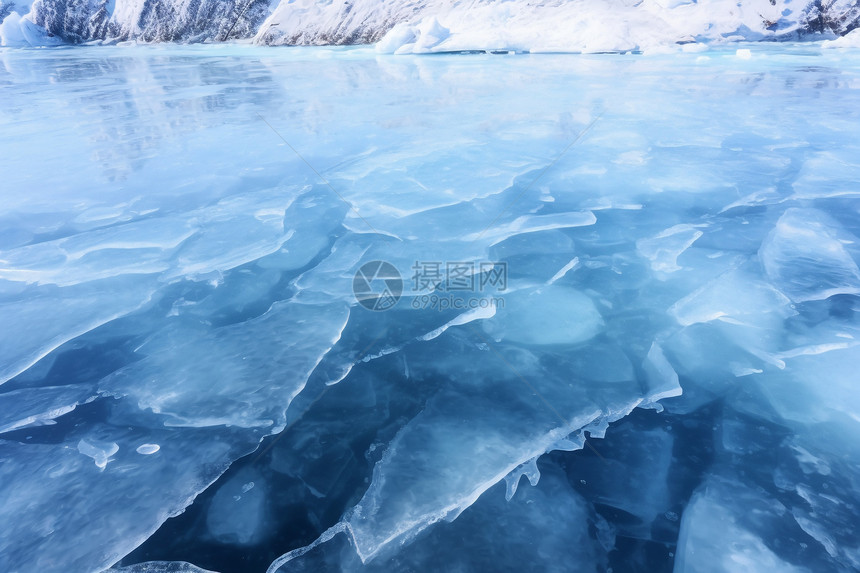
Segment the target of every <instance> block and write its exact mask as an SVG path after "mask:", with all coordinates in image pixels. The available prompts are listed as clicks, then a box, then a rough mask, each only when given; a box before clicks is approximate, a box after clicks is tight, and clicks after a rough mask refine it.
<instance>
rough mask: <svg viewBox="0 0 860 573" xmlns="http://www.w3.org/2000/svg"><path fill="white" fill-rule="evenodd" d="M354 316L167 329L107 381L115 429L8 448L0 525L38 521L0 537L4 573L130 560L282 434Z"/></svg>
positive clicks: (307, 315) (278, 316)
mask: <svg viewBox="0 0 860 573" xmlns="http://www.w3.org/2000/svg"><path fill="white" fill-rule="evenodd" d="M348 314H349V310H348V308H347V307H346V306H344V305H340V304H337V303H335V304H332V305H328V306H327V307H317V306H309V305H302V304H296V303H291V302H279V303H276V304H275V305H273V306H272V308H271V309H269V311H268V312H266V313H265V314H263V315H262V316H260V317H257V318H255V319H252V320H249V321H246V322H244V323H238V324H234V325H229V326H225V327H221V328H217V329H213V330H212V331H208V332H207V331H201V330H195V329H193V328H189V327H187V326H186V325H184V324H182V323H181V322H180V323H178V324H177V325H174V326H168V327H166V328H165V329H164V330H163V331H162V332H160V333H158V334H156V335H155V337H153V339H152V340H150V341H149V342H148V343H147V344H146V345H144V346H143V347H142V348H141V349H140V353H141V354H148V355H147V357H146V358H144V359H142V360H140V361H138V362H134V363H132V364H131V365H130V366H127V367H126V368H124V369H121V370H119V371H117V372H116V373H114V374H112V375H110V376H108V377H107V378H105V379H104V380H102V381H101V382H100V387H101V388H102V390H103V392H104V393H106V394H112V395H114V396H115V397H117V398H118V399H117V400H108V406H107V407H108V408H109V409H110V412H111V415H110V416H109V419H108V423H90V424H87V425H76V426H75V427H74V428H73V429H72V430H71V431H69V433H68V434H66V435H65V436H63V439H62V441H60V442H59V443H56V444H41V443H32V442H30V441H28V442H27V443H26V444H24V443H19V442H15V441H2V440H0V457H2V458H3V459H4V460H8V462H4V464H3V466H2V468H0V501H2V503H0V520H2V521H3V522H6V523H11V522H13V521H14V520H15V519H17V518H18V517H19V516H21V515H38V516H40V517H39V519H36V520H31V521H28V522H27V524H25V525H24V526H22V527H18V528H4V529H3V531H2V532H0V556H2V557H0V569H2V570H3V571H9V572H13V573H14V572H19V571H20V572H22V573H24V572H27V571H35V570H38V571H44V572H49V571H68V570H69V569H73V570H81V571H83V570H98V569H101V568H104V567H108V566H110V565H111V564H113V563H114V562H116V561H117V560H118V559H119V558H121V557H122V556H124V555H126V554H128V553H129V552H130V551H131V550H132V549H134V548H135V547H136V546H137V545H139V544H140V543H142V542H143V541H144V540H145V539H147V538H148V537H149V536H150V535H151V534H152V533H153V532H154V531H155V530H156V529H157V528H158V527H159V526H160V525H161V523H163V522H164V521H165V520H166V519H167V518H168V517H171V516H173V515H176V514H177V513H179V512H181V511H182V510H183V509H184V508H185V507H186V506H187V505H188V504H189V503H191V501H192V500H193V499H194V497H195V496H196V495H197V494H198V493H199V492H201V491H202V490H203V489H205V488H206V487H207V486H208V485H209V484H210V483H212V482H213V481H214V480H215V479H217V478H218V477H219V476H220V475H221V473H223V472H224V471H225V470H226V469H227V468H228V467H229V465H230V463H232V462H233V461H234V460H235V459H237V458H239V457H241V456H242V455H245V454H247V453H249V452H251V451H252V450H253V449H254V448H255V447H256V446H257V444H258V443H259V441H260V440H261V439H262V438H263V437H265V436H266V435H269V434H271V433H273V432H275V431H278V430H279V429H280V428H282V427H283V420H284V415H285V411H286V410H287V408H288V407H289V404H290V401H291V399H292V398H293V397H294V396H295V395H296V394H297V393H298V392H299V391H300V390H301V389H302V388H303V387H304V384H305V383H306V380H307V378H308V376H309V375H310V372H311V371H312V370H313V368H314V367H315V366H316V364H318V363H319V361H320V360H321V359H322V357H323V355H325V354H326V353H327V352H328V351H329V349H330V348H331V346H332V345H334V344H335V343H336V342H337V340H338V339H339V337H340V335H341V331H342V329H343V327H344V325H345V323H346V321H347V318H348ZM177 320H178V319H177ZM176 426H182V427H176ZM156 446H157V447H156ZM94 492H97V495H94ZM117 507H122V508H123V510H122V511H117V510H116V508H117ZM83 532H86V538H85V539H82V538H81V535H82V534H83Z"/></svg>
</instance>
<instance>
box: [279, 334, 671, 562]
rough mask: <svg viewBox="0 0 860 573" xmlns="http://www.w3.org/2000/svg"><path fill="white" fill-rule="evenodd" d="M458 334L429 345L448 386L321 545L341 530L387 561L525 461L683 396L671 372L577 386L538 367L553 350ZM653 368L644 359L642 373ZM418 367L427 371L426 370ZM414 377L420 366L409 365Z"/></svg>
mask: <svg viewBox="0 0 860 573" xmlns="http://www.w3.org/2000/svg"><path fill="white" fill-rule="evenodd" d="M475 328H477V327H475ZM457 334H459V335H462V336H465V337H466V338H470V339H472V340H473V341H471V342H470V341H463V340H460V339H459V337H458V336H449V333H446V334H445V335H443V336H440V337H439V338H436V339H433V340H431V341H430V342H428V343H427V345H428V346H427V347H426V349H425V352H426V354H427V356H428V360H429V359H431V358H430V357H433V356H439V355H441V354H444V355H446V356H449V357H452V361H453V363H451V364H447V367H446V369H445V371H444V372H437V376H440V377H442V378H443V379H447V383H446V384H445V386H444V387H443V388H442V389H441V390H440V391H439V392H438V393H437V394H436V395H435V396H434V397H433V398H431V399H430V400H429V401H428V403H427V405H426V407H425V408H424V410H422V411H421V412H420V413H419V414H418V415H417V416H415V417H414V418H413V419H412V420H411V421H410V422H409V423H408V424H407V425H406V426H404V427H403V428H402V429H401V430H400V431H399V433H398V434H397V436H396V437H395V438H394V439H393V440H392V441H391V442H390V444H389V446H388V449H387V451H386V453H385V455H384V456H383V458H382V459H381V460H380V461H379V462H378V463H377V465H376V466H375V468H374V471H373V479H372V481H371V484H370V486H369V488H368V490H367V492H366V493H365V494H364V496H363V498H362V499H361V501H359V503H358V504H357V505H356V506H355V507H354V508H353V509H352V510H351V511H350V512H348V513H347V515H346V516H345V518H344V520H343V521H342V522H341V523H340V524H339V525H338V526H336V527H335V528H334V529H332V530H330V531H329V532H328V533H326V534H324V535H323V536H322V537H321V538H320V540H319V541H318V543H319V542H326V540H327V539H330V538H331V536H332V535H335V534H336V533H337V532H339V531H345V532H348V534H349V537H350V539H351V543H352V544H353V548H354V550H355V552H356V554H357V555H358V557H359V558H360V559H361V561H362V562H365V563H366V562H368V561H369V560H372V559H374V558H376V557H377V556H380V558H382V559H387V558H388V557H390V556H391V555H392V554H393V553H396V551H397V548H398V547H401V546H402V544H404V543H408V542H409V541H410V540H411V539H413V538H414V537H415V536H416V535H417V534H419V533H420V532H421V531H423V530H424V529H426V528H428V527H429V526H431V525H433V524H435V523H437V522H440V521H443V520H445V521H451V520H454V519H455V518H457V516H458V515H460V514H461V512H463V511H464V510H465V509H466V508H468V507H470V506H471V505H472V504H473V503H475V500H477V499H478V498H479V497H480V496H481V494H482V493H484V492H485V491H486V490H487V489H489V488H491V487H492V486H493V485H494V484H496V483H498V482H500V481H501V480H502V479H503V478H505V476H507V475H508V474H511V472H515V471H519V470H518V468H520V466H522V465H523V464H526V462H529V461H530V460H533V459H535V458H537V457H539V456H541V455H542V454H544V453H546V452H547V451H551V450H553V449H566V450H572V449H579V448H581V447H582V446H583V435H582V433H583V431H589V432H591V433H592V435H598V436H600V435H602V433H603V432H604V431H605V429H606V426H607V425H608V424H609V423H610V422H611V421H614V420H617V419H619V418H621V417H623V416H625V415H627V414H628V413H629V412H630V411H631V410H632V409H633V408H635V407H636V406H638V405H640V404H642V403H643V402H650V401H652V400H653V399H656V398H658V397H660V396H668V395H677V394H679V393H680V386H678V385H677V376H676V375H674V372H673V371H671V368H670V367H668V364H662V365H661V366H662V367H663V370H661V369H660V368H652V370H653V374H651V375H649V378H648V380H646V381H638V380H635V379H633V378H632V377H631V379H628V380H623V381H613V382H607V383H597V382H595V383H590V384H578V383H575V382H573V381H572V380H571V379H570V378H568V377H563V376H560V375H559V373H558V372H557V371H553V370H552V369H547V368H544V367H543V366H542V358H544V357H547V356H552V355H554V353H556V352H560V351H561V350H559V347H552V346H550V347H541V346H538V347H535V348H534V349H532V350H526V349H523V348H521V347H515V346H508V345H494V347H495V348H497V350H490V349H489V348H488V347H487V344H486V342H485V340H486V338H485V337H484V335H482V334H480V332H478V331H476V330H474V329H473V328H472V327H471V326H470V325H464V326H463V327H461V328H460V329H459V330H458V331H457ZM592 336H593V335H592ZM475 342H478V344H475ZM561 348H566V347H561ZM497 353H498V354H500V355H502V356H504V357H505V359H504V361H503V360H500V358H499V356H497V355H496V354H497ZM661 356H662V355H661ZM663 361H664V362H665V359H663ZM650 362H651V357H650V356H649V358H648V360H646V366H647V364H648V363H650ZM667 367H668V370H666V368H667ZM423 368H425V369H426V370H427V371H429V372H432V371H433V370H434V367H433V364H432V363H429V364H425V365H423ZM412 369H413V370H421V369H422V366H419V365H417V364H415V363H413V364H412ZM520 372H524V373H528V380H525V379H524V378H522V376H521V375H520V374H518V373H520ZM673 384H674V388H669V386H671V385H673ZM643 387H645V390H644V391H643ZM315 545H316V544H315ZM303 551H304V550H298V551H297V552H293V553H290V554H287V555H285V556H283V557H282V558H281V559H279V560H277V561H276V562H275V563H274V564H273V565H272V567H271V568H270V571H275V570H277V569H278V568H279V567H281V566H284V565H285V564H287V565H286V566H285V568H284V569H283V570H284V571H288V570H289V565H288V563H289V561H290V560H291V559H292V558H294V557H297V556H300V554H302V553H303Z"/></svg>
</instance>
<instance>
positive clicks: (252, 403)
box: [99, 302, 349, 431]
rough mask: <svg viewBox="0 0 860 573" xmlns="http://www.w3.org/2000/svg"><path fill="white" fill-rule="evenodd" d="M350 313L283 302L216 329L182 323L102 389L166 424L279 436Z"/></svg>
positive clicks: (335, 307) (335, 306) (342, 307)
mask: <svg viewBox="0 0 860 573" xmlns="http://www.w3.org/2000/svg"><path fill="white" fill-rule="evenodd" d="M348 316H349V310H348V308H347V307H346V306H345V305H341V304H337V303H335V304H331V305H324V306H315V305H304V304H298V303H291V302H278V303H276V304H274V305H273V306H272V307H271V308H270V309H269V310H268V311H267V312H266V313H265V314H263V315H261V316H259V317H257V318H253V319H251V320H248V321H245V322H242V323H238V324H232V325H227V326H223V327H220V328H215V329H204V328H202V327H201V326H200V325H194V324H191V325H188V324H185V323H184V322H183V321H182V320H177V321H176V322H174V324H173V325H171V326H168V327H166V328H164V329H163V330H162V331H160V332H158V333H156V334H155V335H154V336H153V337H152V338H151V339H150V340H149V341H148V342H147V343H146V344H144V345H143V346H142V347H141V348H140V349H139V351H138V352H139V354H141V355H144V356H146V357H145V358H144V359H142V360H140V361H138V362H135V363H132V364H130V365H129V366H126V367H125V368H123V369H121V370H119V371H117V372H115V373H113V374H111V375H110V376H108V377H107V378H105V379H104V380H102V381H101V382H100V383H99V388H100V389H101V391H102V392H103V393H105V394H110V395H113V396H117V397H128V398H129V399H131V400H133V401H134V403H136V404H137V406H138V407H139V408H141V409H144V410H146V409H149V410H151V411H152V412H154V413H156V414H162V415H163V416H165V424H167V425H172V426H186V427H201V426H216V425H219V424H229V425H231V426H236V427H242V428H253V427H264V428H270V429H271V430H272V431H275V430H276V429H277V428H279V427H282V425H283V424H284V413H285V411H286V409H287V407H288V406H289V403H290V401H291V400H292V399H293V398H294V397H295V396H296V394H298V393H299V392H300V391H301V390H302V388H303V387H304V385H305V383H306V382H307V379H308V377H309V376H310V373H311V372H312V371H313V369H314V368H315V367H316V365H317V364H318V363H319V361H320V360H321V359H322V357H323V355H324V354H325V353H326V352H328V351H329V349H330V348H331V347H332V345H334V344H335V343H336V342H337V340H338V339H339V338H340V334H341V332H342V331H343V328H344V326H345V325H346V322H347V318H348Z"/></svg>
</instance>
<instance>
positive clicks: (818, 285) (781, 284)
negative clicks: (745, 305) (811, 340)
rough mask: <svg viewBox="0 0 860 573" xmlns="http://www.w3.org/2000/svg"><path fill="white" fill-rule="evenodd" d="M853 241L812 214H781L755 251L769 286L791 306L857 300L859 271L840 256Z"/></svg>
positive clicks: (821, 215) (794, 210)
mask: <svg viewBox="0 0 860 573" xmlns="http://www.w3.org/2000/svg"><path fill="white" fill-rule="evenodd" d="M857 241H858V239H857V237H855V236H854V235H852V234H851V233H849V232H847V231H846V230H845V229H843V228H842V227H841V226H840V225H839V224H838V223H837V222H836V221H835V220H834V219H833V218H831V217H830V216H829V215H827V214H826V213H824V212H823V211H820V210H818V209H800V208H791V209H787V210H786V211H785V213H784V214H783V215H782V217H780V218H779V221H777V223H776V227H775V228H774V229H773V231H771V233H770V235H768V237H767V239H765V241H764V243H763V244H762V246H761V249H760V250H759V257H760V258H761V261H762V265H763V266H764V269H765V271H766V273H767V276H768V278H770V280H771V282H772V283H773V285H774V286H775V287H776V288H778V289H779V290H780V291H782V292H783V293H785V294H786V296H788V297H789V298H790V299H791V300H793V301H794V302H805V301H812V300H821V299H825V298H828V297H831V296H833V295H836V294H860V269H858V267H857V263H856V262H855V261H854V259H853V258H852V257H851V255H850V254H849V253H848V251H847V250H846V248H845V247H846V245H847V244H852V243H856V242H857Z"/></svg>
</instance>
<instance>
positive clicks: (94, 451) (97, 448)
mask: <svg viewBox="0 0 860 573" xmlns="http://www.w3.org/2000/svg"><path fill="white" fill-rule="evenodd" d="M78 451H79V452H81V453H82V454H84V455H85V456H89V457H91V458H92V459H93V461H95V462H96V465H97V466H98V467H99V468H101V469H105V467H106V466H107V465H108V462H110V461H111V459H110V457H111V456H112V455H114V454H115V453H117V452H118V451H119V446H118V445H116V444H115V443H113V442H110V443H99V442H94V443H90V442H87V441H86V440H83V439H82V440H80V441H79V442H78Z"/></svg>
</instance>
